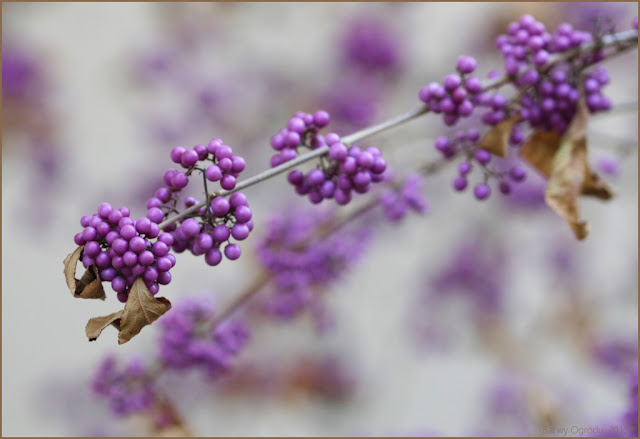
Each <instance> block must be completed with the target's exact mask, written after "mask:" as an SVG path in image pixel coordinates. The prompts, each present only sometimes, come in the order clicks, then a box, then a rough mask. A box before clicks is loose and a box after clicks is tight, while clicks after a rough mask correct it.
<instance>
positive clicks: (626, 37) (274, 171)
mask: <svg viewBox="0 0 640 439" xmlns="http://www.w3.org/2000/svg"><path fill="white" fill-rule="evenodd" d="M637 45H638V32H637V31H635V30H625V31H621V32H618V33H615V34H610V35H604V36H603V37H602V38H600V39H597V40H595V41H591V42H588V43H584V44H583V45H581V46H579V47H576V48H575V49H572V50H568V51H566V52H562V53H559V54H556V55H552V56H551V57H549V60H548V62H547V64H546V65H545V66H544V69H545V70H548V69H550V68H551V67H553V66H554V65H555V64H557V63H559V62H561V61H565V60H567V59H570V58H572V57H574V56H576V55H579V54H581V53H586V52H589V51H591V50H597V49H605V48H609V47H615V50H614V51H613V52H610V53H609V54H607V55H605V57H604V58H603V59H602V60H604V59H608V58H610V57H612V56H615V55H618V54H621V53H623V52H625V51H626V50H628V49H631V48H633V47H637ZM602 60H601V61H602ZM601 61H600V62H601ZM512 79H513V78H512V77H510V76H508V75H505V76H502V77H500V78H496V79H492V80H489V81H486V82H485V83H483V85H482V91H483V92H484V91H488V90H491V89H494V88H498V87H501V86H502V85H505V84H507V83H509V82H510V81H511V80H512ZM429 111H430V109H429V106H428V105H422V106H420V107H419V108H416V109H415V110H412V111H409V112H407V113H405V114H402V115H399V116H396V117H394V118H392V119H389V120H386V121H384V122H381V123H379V124H376V125H373V126H371V127H368V128H364V129H362V130H360V131H356V132H355V133H352V134H349V135H348V136H345V137H343V138H342V139H341V142H342V143H343V144H344V145H347V146H349V145H351V144H353V143H356V142H359V141H361V140H364V139H365V138H367V137H371V136H373V135H375V134H379V133H382V132H384V131H387V130H390V129H392V128H395V127H398V126H401V125H403V124H405V123H407V122H409V121H411V120H414V119H416V118H418V117H420V116H422V115H424V114H427V113H429ZM328 152H329V146H322V147H319V148H317V149H315V150H313V151H311V152H308V153H306V154H304V155H301V156H299V157H296V158H295V159H293V160H290V161H287V162H285V163H282V164H280V165H278V166H275V167H273V168H271V169H267V170H265V171H263V172H261V173H259V174H256V175H254V176H253V177H250V178H248V179H246V180H243V181H240V182H238V183H237V184H236V186H235V187H234V188H233V189H231V190H221V191H219V192H216V193H214V194H212V195H208V196H207V199H210V198H213V197H216V196H218V197H226V196H227V195H231V194H233V193H234V192H237V191H240V190H242V189H245V188H247V187H250V186H253V185H255V184H257V183H260V182H262V181H265V180H268V179H270V178H272V177H275V176H277V175H280V174H283V173H284V172H286V171H288V170H290V169H293V168H295V167H296V166H298V165H301V164H303V163H306V162H308V161H311V160H313V159H315V158H318V157H321V156H323V155H325V154H327V153H328ZM206 205H207V203H206V201H203V202H201V203H199V204H196V205H194V206H192V207H190V208H188V209H186V210H184V211H182V212H181V213H180V214H178V215H176V216H175V217H172V218H168V219H167V220H165V221H163V222H162V223H160V224H159V226H160V229H164V228H165V227H167V226H169V225H171V224H173V223H175V222H177V221H180V220H181V219H183V218H186V217H188V216H189V215H192V214H194V213H195V212H197V211H198V209H200V208H202V207H204V206H206Z"/></svg>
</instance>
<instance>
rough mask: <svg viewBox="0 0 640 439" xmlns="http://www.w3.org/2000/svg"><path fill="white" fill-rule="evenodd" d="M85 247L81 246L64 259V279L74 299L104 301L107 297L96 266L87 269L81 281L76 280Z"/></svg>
mask: <svg viewBox="0 0 640 439" xmlns="http://www.w3.org/2000/svg"><path fill="white" fill-rule="evenodd" d="M83 249H84V246H80V247H78V248H77V249H75V250H74V251H73V252H72V253H70V254H69V255H68V256H67V257H66V258H65V259H64V277H65V279H66V281H67V286H68V287H69V291H71V294H73V297H78V298H80V299H100V300H104V299H105V297H106V295H105V293H104V289H103V288H102V281H101V279H100V275H99V274H98V270H97V268H96V267H95V266H93V265H92V266H90V267H89V268H87V269H86V270H85V272H84V274H83V275H82V278H81V279H80V280H78V279H76V266H77V264H78V261H79V260H80V255H81V254H82V250H83Z"/></svg>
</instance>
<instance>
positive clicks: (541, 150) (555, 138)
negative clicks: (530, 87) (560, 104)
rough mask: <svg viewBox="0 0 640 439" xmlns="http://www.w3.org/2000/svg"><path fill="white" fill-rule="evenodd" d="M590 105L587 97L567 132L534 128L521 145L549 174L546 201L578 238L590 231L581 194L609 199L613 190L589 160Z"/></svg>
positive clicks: (535, 164)
mask: <svg viewBox="0 0 640 439" xmlns="http://www.w3.org/2000/svg"><path fill="white" fill-rule="evenodd" d="M587 123H588V109H587V107H586V104H585V101H584V97H581V99H580V100H579V101H578V108H577V111H576V114H575V116H574V118H573V120H572V121H571V124H570V125H569V127H568V129H567V131H566V133H565V135H564V136H562V137H561V136H560V135H559V134H557V133H555V132H553V131H541V130H539V131H536V132H534V133H533V134H532V135H531V136H530V137H529V139H527V141H526V143H525V144H524V145H523V147H522V149H521V155H522V157H523V158H524V159H525V160H527V161H528V162H529V163H530V164H531V165H532V166H533V167H534V168H535V169H537V170H538V171H539V172H540V173H542V174H543V175H544V176H546V177H548V179H549V180H548V183H547V187H546V189H545V201H546V202H547V205H548V206H549V207H551V208H552V209H553V210H554V211H555V212H556V213H557V214H558V215H560V216H561V217H563V218H564V219H565V220H566V221H567V222H568V223H569V226H571V229H572V230H573V232H574V234H575V235H576V238H578V239H584V238H586V237H587V235H588V234H589V227H588V225H587V223H586V222H585V221H583V220H581V219H580V208H579V197H580V195H587V196H593V197H597V198H600V199H603V200H608V199H610V198H611V197H613V192H612V191H611V189H610V188H609V186H608V185H607V183H606V182H604V181H603V180H601V179H600V177H599V176H598V174H596V173H595V172H594V171H593V170H592V169H591V167H590V166H589V164H588V163H587V137H586V134H587Z"/></svg>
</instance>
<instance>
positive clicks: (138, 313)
mask: <svg viewBox="0 0 640 439" xmlns="http://www.w3.org/2000/svg"><path fill="white" fill-rule="evenodd" d="M170 308H171V302H169V301H168V300H167V299H165V298H164V297H159V298H157V299H156V298H155V297H153V296H152V295H151V293H150V292H149V290H148V289H147V286H146V285H145V284H144V281H143V280H142V278H140V277H139V278H137V279H136V280H135V282H134V283H133V286H132V287H131V291H130V292H129V298H128V299H127V303H126V304H125V306H124V313H123V314H122V319H121V320H120V334H119V335H118V343H119V344H123V343H126V342H128V341H129V340H131V339H132V338H133V337H135V336H136V335H137V334H138V333H139V332H140V331H141V330H142V328H144V327H145V326H147V325H150V324H151V323H153V322H155V321H156V320H157V319H158V318H159V317H160V316H162V315H163V314H164V313H166V312H167V311H169V309H170Z"/></svg>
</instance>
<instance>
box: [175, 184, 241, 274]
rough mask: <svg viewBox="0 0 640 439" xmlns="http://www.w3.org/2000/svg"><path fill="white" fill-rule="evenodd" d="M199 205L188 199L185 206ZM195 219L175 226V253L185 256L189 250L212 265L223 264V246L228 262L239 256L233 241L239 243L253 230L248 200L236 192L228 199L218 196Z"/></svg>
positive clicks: (237, 246) (239, 252) (188, 219)
mask: <svg viewBox="0 0 640 439" xmlns="http://www.w3.org/2000/svg"><path fill="white" fill-rule="evenodd" d="M192 203H193V204H196V201H195V200H191V199H187V200H186V203H185V204H186V206H187V207H190V205H193V204H192ZM196 214H197V215H198V219H196V218H187V219H185V220H183V221H182V222H181V223H180V224H179V225H177V226H174V227H172V229H173V231H172V234H173V237H174V238H175V241H174V243H173V250H174V251H176V252H177V253H182V252H183V251H185V250H187V249H188V250H189V251H190V252H191V253H193V254H194V255H195V256H200V255H204V260H205V262H206V263H207V264H209V265H211V266H215V265H218V264H219V263H220V262H221V261H222V252H221V251H220V249H221V248H222V246H223V244H224V243H225V242H226V243H227V244H226V245H225V246H224V255H225V256H226V258H227V259H229V260H232V261H233V260H236V259H238V258H239V257H240V255H241V253H242V250H241V248H240V246H239V245H238V244H233V243H231V242H230V238H233V239H235V240H237V241H242V240H244V239H246V238H247V237H248V236H249V234H250V233H251V231H252V230H253V221H252V220H251V217H252V213H251V209H250V208H249V203H248V202H247V197H246V196H245V195H244V194H243V193H241V192H236V193H234V194H232V195H231V196H230V197H229V199H227V198H225V197H215V198H214V199H213V200H211V203H210V205H209V208H207V209H205V208H204V207H203V208H200V209H199V210H198V211H197V212H196Z"/></svg>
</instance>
